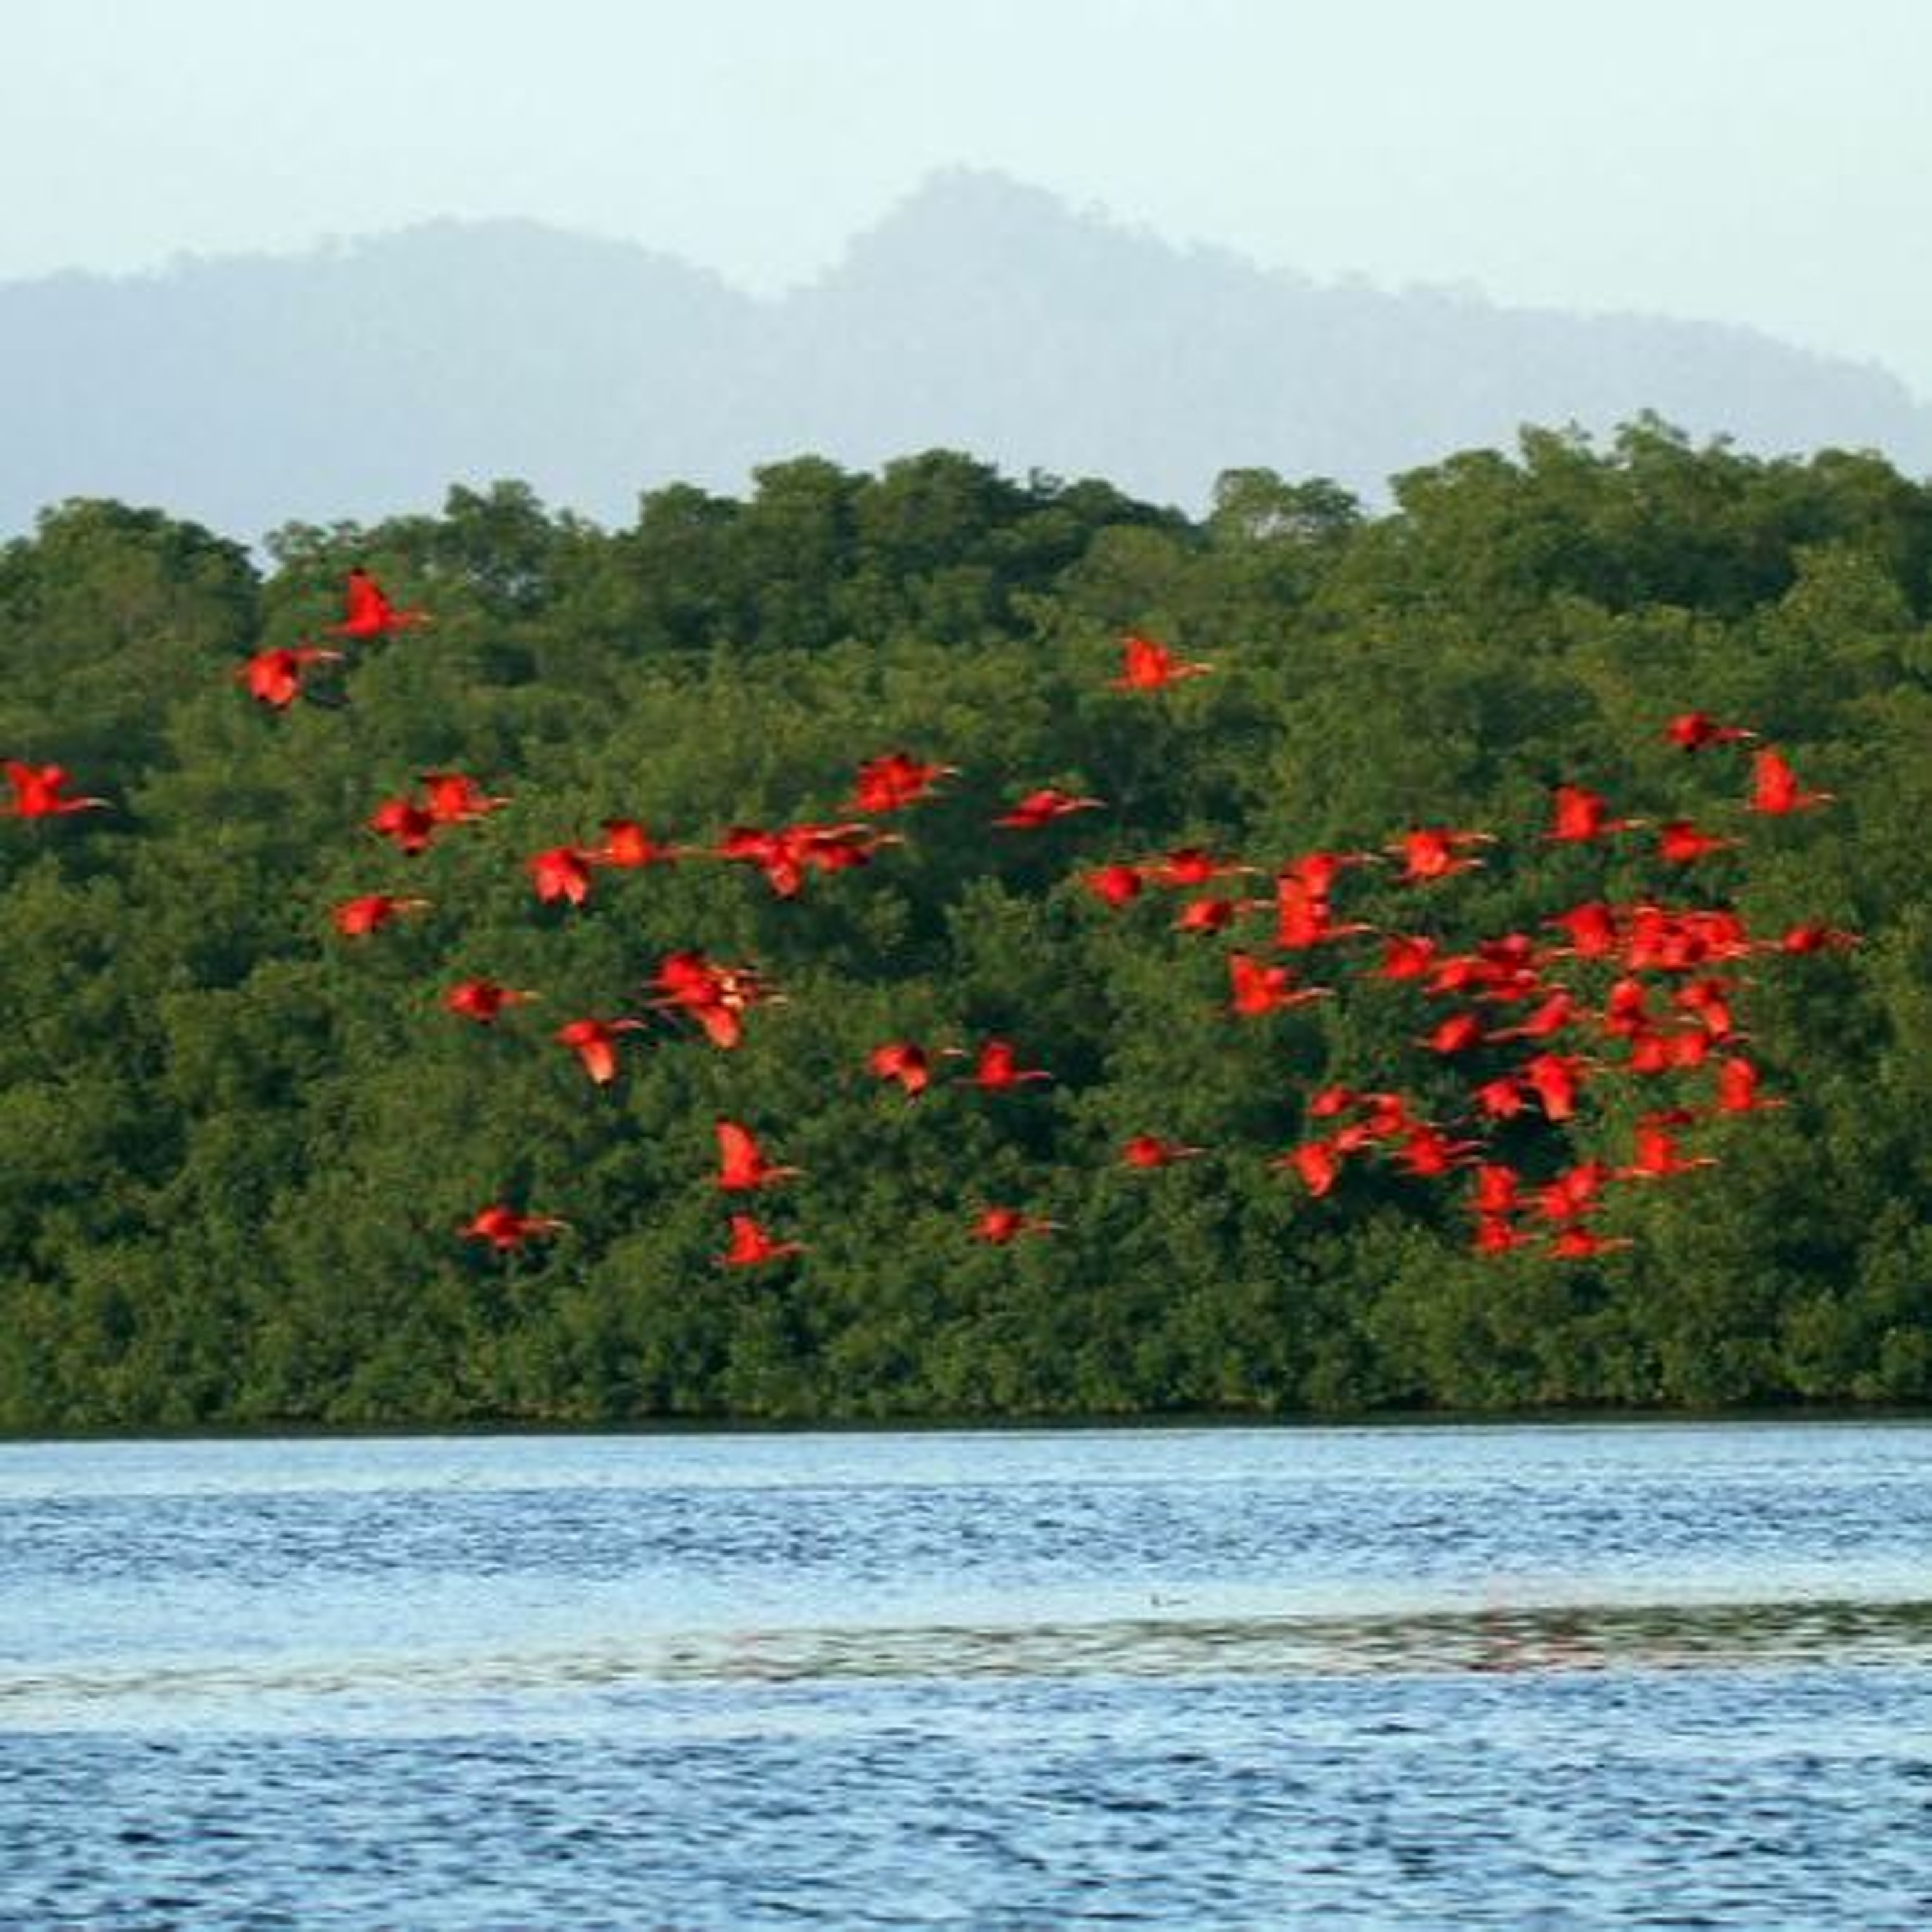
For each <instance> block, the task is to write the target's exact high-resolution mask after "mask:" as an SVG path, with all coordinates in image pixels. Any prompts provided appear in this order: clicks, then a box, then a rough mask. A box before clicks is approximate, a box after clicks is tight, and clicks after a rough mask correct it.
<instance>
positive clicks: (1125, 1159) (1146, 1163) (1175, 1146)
mask: <svg viewBox="0 0 1932 1932" xmlns="http://www.w3.org/2000/svg"><path fill="white" fill-rule="evenodd" d="M1207 1151H1208V1150H1207V1149H1206V1148H1199V1147H1189V1146H1187V1145H1185V1144H1184V1143H1183V1142H1180V1141H1164V1140H1163V1139H1161V1138H1160V1136H1158V1135H1157V1134H1136V1135H1135V1136H1133V1138H1132V1139H1130V1140H1129V1141H1128V1142H1127V1143H1126V1144H1125V1145H1124V1146H1123V1147H1122V1148H1121V1166H1123V1167H1139V1168H1154V1167H1172V1166H1173V1165H1174V1164H1175V1162H1176V1161H1181V1160H1193V1159H1195V1158H1196V1156H1198V1155H1200V1154H1205V1153H1206V1152H1207Z"/></svg>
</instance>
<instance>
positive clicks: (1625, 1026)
mask: <svg viewBox="0 0 1932 1932" xmlns="http://www.w3.org/2000/svg"><path fill="white" fill-rule="evenodd" d="M1649 1025H1650V989H1649V986H1646V984H1645V983H1644V982H1643V980H1640V979H1639V978H1637V976H1636V975H1635V974H1633V973H1626V974H1624V976H1623V977H1622V978H1621V979H1619V980H1613V981H1612V982H1611V984H1610V992H1608V993H1607V994H1606V995H1604V1019H1603V1026H1604V1032H1606V1033H1607V1034H1610V1036H1611V1037H1613V1038H1619V1037H1621V1038H1623V1039H1626V1040H1634V1039H1635V1038H1636V1037H1637V1036H1638V1035H1639V1034H1641V1033H1643V1032H1644V1031H1646V1030H1647V1029H1648V1028H1649Z"/></svg>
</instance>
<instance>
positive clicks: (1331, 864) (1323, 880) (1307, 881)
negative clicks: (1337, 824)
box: [1275, 852, 1383, 899]
mask: <svg viewBox="0 0 1932 1932" xmlns="http://www.w3.org/2000/svg"><path fill="white" fill-rule="evenodd" d="M1382 862H1383V859H1382V854H1381V853H1379V852H1304V853H1302V854H1301V856H1299V857H1298V858H1294V859H1289V862H1288V863H1287V864H1286V865H1283V867H1282V868H1280V871H1277V873H1276V874H1275V877H1276V878H1277V880H1282V879H1293V880H1296V881H1297V882H1298V883H1299V884H1301V886H1303V887H1304V889H1306V890H1307V892H1308V893H1309V894H1310V896H1311V897H1312V898H1318V899H1325V898H1328V895H1329V894H1330V893H1331V892H1333V891H1334V889H1335V881H1336V880H1337V879H1338V878H1340V877H1341V875H1342V874H1343V872H1344V871H1346V870H1347V869H1348V868H1349V866H1351V865H1381V864H1382Z"/></svg>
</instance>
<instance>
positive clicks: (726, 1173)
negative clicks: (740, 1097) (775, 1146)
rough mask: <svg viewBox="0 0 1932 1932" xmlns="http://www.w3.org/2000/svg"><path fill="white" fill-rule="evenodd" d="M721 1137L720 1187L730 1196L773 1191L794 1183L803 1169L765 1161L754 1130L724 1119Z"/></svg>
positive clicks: (719, 1129) (719, 1124)
mask: <svg viewBox="0 0 1932 1932" xmlns="http://www.w3.org/2000/svg"><path fill="white" fill-rule="evenodd" d="M715 1131H716V1133H717V1136H718V1187H721V1188H722V1189H723V1190H724V1191H725V1192H726V1193H733V1194H742V1193H749V1192H750V1191H751V1190H752V1189H754V1188H758V1187H773V1186H775V1185H776V1184H777V1183H778V1182H779V1181H789V1180H791V1179H792V1178H793V1177H794V1176H796V1175H799V1174H801V1173H802V1172H804V1170H803V1169H802V1168H796V1167H780V1166H777V1165H775V1163H772V1162H771V1161H769V1160H766V1158H765V1154H764V1150H763V1148H760V1146H759V1145H758V1143H757V1138H756V1136H754V1135H753V1133H752V1132H751V1129H750V1128H748V1127H745V1126H744V1125H742V1124H741V1123H739V1121H727V1120H726V1119H724V1118H723V1116H722V1115H721V1116H720V1117H719V1118H718V1121H717V1122H716V1124H715Z"/></svg>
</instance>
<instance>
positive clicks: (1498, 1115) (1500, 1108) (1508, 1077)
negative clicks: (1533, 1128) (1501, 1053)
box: [1475, 1073, 1529, 1121]
mask: <svg viewBox="0 0 1932 1932" xmlns="http://www.w3.org/2000/svg"><path fill="white" fill-rule="evenodd" d="M1475 1102H1476V1111H1477V1112H1478V1113H1479V1114H1481V1115H1485V1116H1486V1117H1487V1118H1489V1119H1490V1120H1493V1121H1513V1120H1514V1119H1515V1118H1516V1117H1517V1115H1519V1114H1520V1113H1521V1112H1523V1110H1524V1109H1526V1107H1528V1106H1529V1101H1528V1100H1526V1099H1525V1098H1524V1097H1523V1083H1522V1082H1520V1081H1519V1080H1518V1079H1517V1078H1516V1076H1514V1074H1511V1073H1505V1074H1500V1075H1499V1076H1497V1077H1496V1079H1493V1080H1485V1081H1484V1082H1483V1084H1482V1085H1481V1086H1480V1087H1478V1088H1477V1089H1476V1090H1475Z"/></svg>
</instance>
